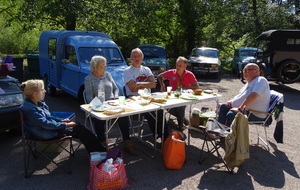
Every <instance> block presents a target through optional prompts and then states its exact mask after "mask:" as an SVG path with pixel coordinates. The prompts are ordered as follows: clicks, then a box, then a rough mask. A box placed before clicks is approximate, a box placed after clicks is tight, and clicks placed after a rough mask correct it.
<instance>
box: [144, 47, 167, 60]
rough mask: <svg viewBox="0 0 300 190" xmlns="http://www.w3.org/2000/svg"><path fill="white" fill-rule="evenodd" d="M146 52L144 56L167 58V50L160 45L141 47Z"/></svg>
mask: <svg viewBox="0 0 300 190" xmlns="http://www.w3.org/2000/svg"><path fill="white" fill-rule="evenodd" d="M140 49H141V50H142V52H143V54H144V58H166V52H165V50H164V49H163V48H159V47H140Z"/></svg>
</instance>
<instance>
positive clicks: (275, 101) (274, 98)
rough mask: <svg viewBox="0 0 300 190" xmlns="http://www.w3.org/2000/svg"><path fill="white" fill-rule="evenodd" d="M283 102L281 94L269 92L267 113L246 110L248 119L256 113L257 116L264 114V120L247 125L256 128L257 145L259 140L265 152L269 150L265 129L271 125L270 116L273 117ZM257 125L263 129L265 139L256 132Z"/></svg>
mask: <svg viewBox="0 0 300 190" xmlns="http://www.w3.org/2000/svg"><path fill="white" fill-rule="evenodd" d="M280 101H282V102H283V94H281V93H279V92H276V91H274V90H271V91H270V102H269V109H268V112H259V111H255V110H248V111H249V113H248V118H250V116H251V115H252V114H255V113H258V114H264V115H266V117H265V119H264V120H260V121H255V120H252V119H251V120H249V125H255V126H256V133H257V144H259V141H260V140H261V141H262V142H263V143H264V144H265V145H266V148H267V150H269V143H268V135H267V128H268V127H269V125H271V123H272V116H273V115H274V113H275V111H276V109H277V108H278V107H277V106H278V105H279V102H280ZM258 125H260V126H262V127H263V128H264V133H265V138H263V137H262V136H261V134H260V133H259V130H258Z"/></svg>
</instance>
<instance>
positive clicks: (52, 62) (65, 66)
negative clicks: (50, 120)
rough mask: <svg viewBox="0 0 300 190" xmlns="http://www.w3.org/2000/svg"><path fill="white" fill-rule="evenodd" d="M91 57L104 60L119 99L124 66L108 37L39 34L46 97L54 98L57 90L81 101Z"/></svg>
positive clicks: (77, 33)
mask: <svg viewBox="0 0 300 190" xmlns="http://www.w3.org/2000/svg"><path fill="white" fill-rule="evenodd" d="M94 55H102V56H104V57H105V58H106V59H107V68H106V70H107V71H108V72H110V73H111V75H112V77H113V79H114V80H115V82H116V84H117V86H118V88H119V93H120V95H121V94H122V88H123V86H124V79H123V73H124V70H125V68H126V67H127V64H126V62H125V59H124V57H123V55H122V53H121V51H120V49H119V47H118V46H117V45H116V43H115V42H114V41H113V40H112V39H111V38H110V36H109V35H107V34H105V33H101V32H90V31H65V30H48V31H44V32H42V34H41V35H40V39H39V65H40V74H41V77H42V78H43V80H44V82H45V86H46V90H47V92H48V94H49V95H55V93H56V89H57V88H59V89H61V90H62V91H64V92H66V93H68V94H70V95H72V96H74V97H76V98H78V99H79V100H82V97H83V96H82V94H83V90H84V79H85V77H86V76H87V75H88V74H89V73H90V72H91V71H90V70H89V63H90V60H91V58H92V57H93V56H94Z"/></svg>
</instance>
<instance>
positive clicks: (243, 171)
mask: <svg viewBox="0 0 300 190" xmlns="http://www.w3.org/2000/svg"><path fill="white" fill-rule="evenodd" d="M198 81H199V83H200V86H201V88H202V89H214V88H216V89H218V90H219V93H220V94H222V98H221V100H220V102H225V101H227V100H229V99H230V98H231V97H233V96H234V95H235V94H237V92H238V90H239V89H240V88H241V87H242V86H243V84H242V83H241V82H240V81H239V80H238V79H237V78H236V77H235V76H233V75H221V76H220V79H219V80H216V79H205V78H200V79H198ZM270 87H271V89H273V90H276V91H279V92H281V93H283V94H284V100H285V101H284V105H285V107H284V115H283V121H284V143H283V144H277V143H276V142H275V140H274V138H273V132H274V128H275V124H276V122H274V121H273V123H272V125H271V126H270V127H269V129H268V136H269V141H270V145H271V146H270V151H267V150H266V149H264V148H263V147H261V146H256V145H255V143H256V136H255V128H253V127H250V130H249V134H250V158H249V159H247V160H246V161H245V163H244V164H243V165H241V166H240V168H239V170H238V172H237V173H236V174H234V175H233V174H230V173H228V172H226V169H225V168H224V167H223V164H222V163H221V162H220V160H219V159H218V158H217V157H216V156H213V157H211V158H210V159H209V160H206V161H205V162H204V163H203V164H202V165H199V164H198V157H199V154H200V148H201V145H202V142H203V140H202V135H201V134H200V133H197V132H192V134H191V144H190V145H188V146H186V163H185V164H184V166H183V168H182V169H181V170H169V169H166V168H165V167H164V163H163V161H162V157H161V155H160V154H158V156H157V157H156V159H152V158H150V157H149V156H147V155H146V154H144V153H142V152H140V151H138V156H130V155H128V154H126V153H124V160H125V163H126V169H127V173H128V177H129V179H130V182H131V186H130V187H129V188H127V189H300V180H299V174H298V172H300V167H299V165H300V158H299V156H298V151H299V145H300V143H299V140H298V139H299V131H298V129H299V127H300V124H299V121H298V117H299V115H300V102H299V96H300V84H299V83H295V84H291V85H280V84H276V83H274V82H270ZM46 102H47V104H48V105H49V106H50V109H51V110H52V111H55V110H60V111H73V112H76V118H77V121H79V122H81V123H84V113H83V111H81V110H80V109H79V105H80V104H79V103H77V101H76V100H75V99H74V98H72V97H70V96H69V95H67V94H65V93H62V92H60V93H59V94H58V95H57V96H56V97H46ZM202 106H206V107H210V108H214V107H215V102H205V103H201V104H197V105H194V106H193V107H199V108H201V107H202ZM186 116H188V112H187V111H186ZM260 129H262V128H260ZM185 133H186V134H187V130H185ZM20 137H21V136H20V135H13V134H10V133H8V134H0V155H1V156H0V186H1V189H6V190H9V189H12V190H14V189H24V190H26V189H30V190H35V189H36V190H37V189H39V190H40V189H43V190H47V189H72V190H74V189H85V186H86V182H87V179H88V176H89V161H88V155H87V153H86V151H85V149H84V147H81V148H80V149H79V150H78V151H77V152H76V156H75V157H74V159H73V162H72V174H70V175H68V174H65V173H62V172H61V171H60V170H56V169H54V171H52V172H50V173H49V172H48V171H46V170H40V171H38V172H36V173H34V175H33V176H31V178H29V179H25V178H24V172H23V152H22V143H21V141H20ZM136 143H137V142H136ZM136 145H137V144H136ZM139 146H142V145H139ZM119 147H120V148H122V146H121V145H120V146H119Z"/></svg>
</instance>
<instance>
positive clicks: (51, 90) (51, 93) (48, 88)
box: [43, 76, 56, 96]
mask: <svg viewBox="0 0 300 190" xmlns="http://www.w3.org/2000/svg"><path fill="white" fill-rule="evenodd" d="M43 80H44V85H45V89H46V91H47V94H48V95H49V96H55V94H56V88H55V87H54V86H52V85H51V84H50V83H49V80H48V76H46V77H44V78H43Z"/></svg>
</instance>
